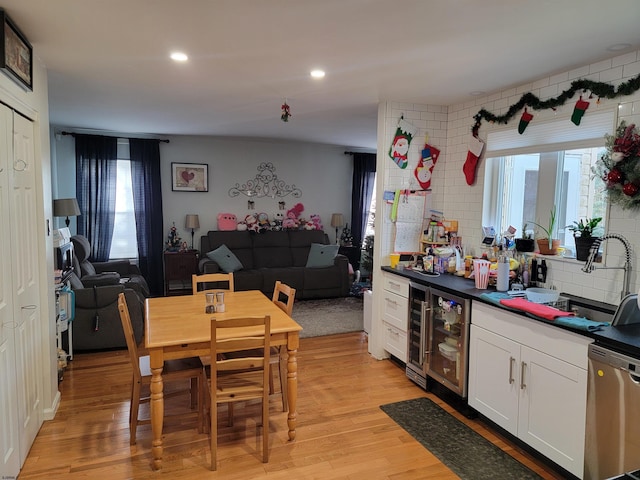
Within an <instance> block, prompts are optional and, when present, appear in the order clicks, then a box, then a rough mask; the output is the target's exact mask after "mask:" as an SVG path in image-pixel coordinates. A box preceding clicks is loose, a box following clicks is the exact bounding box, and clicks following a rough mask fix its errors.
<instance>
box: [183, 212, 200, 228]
mask: <svg viewBox="0 0 640 480" xmlns="http://www.w3.org/2000/svg"><path fill="white" fill-rule="evenodd" d="M184 228H200V218H199V217H198V215H192V214H189V215H187V217H186V218H185V221H184Z"/></svg>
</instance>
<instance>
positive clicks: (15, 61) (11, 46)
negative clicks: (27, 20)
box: [0, 9, 33, 91]
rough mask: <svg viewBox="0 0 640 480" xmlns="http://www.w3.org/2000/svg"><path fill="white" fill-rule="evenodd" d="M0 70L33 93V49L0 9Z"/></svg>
mask: <svg viewBox="0 0 640 480" xmlns="http://www.w3.org/2000/svg"><path fill="white" fill-rule="evenodd" d="M0 23H1V27H0V28H2V44H1V48H0V68H1V69H2V71H3V72H5V73H6V74H7V75H8V76H9V77H10V78H11V79H12V80H14V81H15V82H16V83H18V85H20V86H21V87H22V88H24V89H25V90H30V91H33V48H31V44H30V43H29V41H28V40H27V37H25V36H24V35H23V34H22V32H21V31H20V30H19V29H18V27H17V26H16V24H15V23H13V21H12V20H11V19H10V18H9V16H8V15H7V13H6V12H5V11H4V10H2V9H0Z"/></svg>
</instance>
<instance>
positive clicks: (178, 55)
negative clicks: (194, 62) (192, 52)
mask: <svg viewBox="0 0 640 480" xmlns="http://www.w3.org/2000/svg"><path fill="white" fill-rule="evenodd" d="M171 60H175V61H176V62H186V61H187V60H189V57H187V54H186V53H182V52H173V53H171Z"/></svg>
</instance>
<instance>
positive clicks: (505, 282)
mask: <svg viewBox="0 0 640 480" xmlns="http://www.w3.org/2000/svg"><path fill="white" fill-rule="evenodd" d="M496 290H498V291H499V292H506V291H507V290H509V262H498V280H497V282H496Z"/></svg>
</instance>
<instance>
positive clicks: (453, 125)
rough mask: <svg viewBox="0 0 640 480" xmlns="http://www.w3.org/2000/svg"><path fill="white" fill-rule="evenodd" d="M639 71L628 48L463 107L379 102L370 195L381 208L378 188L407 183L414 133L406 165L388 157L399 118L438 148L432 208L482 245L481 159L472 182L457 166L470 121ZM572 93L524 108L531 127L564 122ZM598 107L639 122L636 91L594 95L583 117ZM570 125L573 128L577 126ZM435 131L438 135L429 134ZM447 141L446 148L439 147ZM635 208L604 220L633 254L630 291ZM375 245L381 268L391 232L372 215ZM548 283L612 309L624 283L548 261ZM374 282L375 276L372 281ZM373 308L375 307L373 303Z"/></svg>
mask: <svg viewBox="0 0 640 480" xmlns="http://www.w3.org/2000/svg"><path fill="white" fill-rule="evenodd" d="M639 73H640V51H634V52H631V53H627V54H624V55H618V56H615V57H612V58H610V59H607V60H604V61H601V62H598V63H594V64H591V65H585V66H583V67H580V68H576V69H573V70H570V71H567V72H562V73H558V74H556V75H552V76H549V77H543V78H540V79H539V80H537V81H535V82H532V83H528V84H524V85H520V86H518V87H515V88H510V89H507V90H503V91H500V92H496V93H493V94H490V95H487V96H484V97H479V98H475V99H473V100H470V101H468V102H465V103H461V104H456V105H450V106H448V107H433V106H424V105H415V104H406V103H398V102H392V101H389V102H386V103H383V104H381V106H380V108H379V122H378V125H379V132H378V172H384V186H380V187H379V188H378V192H377V197H376V198H377V201H378V204H379V205H382V198H381V195H382V191H383V190H384V189H394V188H406V185H407V184H408V182H409V181H410V179H411V178H412V177H411V176H412V175H413V173H412V171H413V168H414V167H415V165H416V163H417V161H418V157H419V148H421V146H422V143H423V142H422V139H421V138H420V135H422V134H423V130H421V131H420V132H419V134H418V135H417V137H416V140H415V141H414V142H413V143H412V148H411V153H410V157H409V158H410V164H409V167H408V168H407V169H406V170H399V169H398V167H397V166H396V165H395V164H394V163H393V162H392V160H391V159H390V158H388V156H387V151H388V149H389V145H390V142H391V139H392V138H393V133H394V132H395V124H396V122H397V120H398V118H399V117H400V115H401V114H404V117H405V119H408V120H409V121H410V122H411V123H413V124H414V125H416V126H420V127H421V129H423V128H426V129H427V130H428V132H427V133H429V134H430V140H431V141H432V142H433V144H434V145H435V146H438V147H444V148H442V153H441V156H440V160H439V162H438V164H437V165H436V167H435V169H434V176H433V180H432V184H431V188H432V190H433V193H432V195H431V199H432V202H431V205H432V208H434V209H437V210H441V211H443V212H444V214H445V216H446V217H447V218H450V219H457V220H458V221H459V234H460V235H461V236H462V237H463V243H464V244H465V245H467V246H469V247H471V248H476V249H477V247H478V246H479V244H480V240H481V227H482V223H481V222H482V200H483V189H484V165H485V162H484V159H481V160H480V163H479V167H478V169H477V178H476V182H475V183H474V184H473V185H471V186H468V185H467V184H466V181H465V178H464V174H463V172H462V167H463V164H464V162H465V160H466V156H467V146H468V141H469V138H470V135H471V127H472V126H473V124H474V119H473V116H474V115H475V114H476V113H477V112H478V111H479V110H480V109H481V108H485V109H487V110H488V111H490V112H492V113H494V114H495V115H498V116H499V115H503V114H505V113H506V112H507V110H508V109H509V107H510V106H511V105H513V104H515V103H517V102H518V101H519V100H520V98H521V96H522V95H523V94H524V93H527V92H531V93H533V94H534V95H536V96H538V97H539V98H540V99H541V100H546V99H549V98H555V97H557V96H558V95H559V94H560V93H561V92H562V91H564V90H566V89H568V88H569V87H570V84H571V82H572V81H574V80H577V79H588V80H593V81H599V82H605V83H610V84H613V85H618V84H620V83H622V82H624V81H627V80H629V79H630V78H633V77H635V76H636V75H638V74H639ZM577 99H578V94H576V95H575V97H574V98H572V99H569V100H568V101H567V102H566V103H565V105H564V106H562V107H560V108H558V109H557V111H555V112H554V111H552V110H541V111H531V109H530V113H533V114H534V119H533V122H536V121H543V120H544V119H549V118H553V117H556V118H563V117H564V118H566V119H567V121H570V120H569V119H570V117H571V114H572V112H573V108H574V105H575V102H576V101H577ZM439 108H440V109H441V110H440V111H439V113H438V114H437V117H438V118H439V119H441V121H442V122H444V123H445V124H446V125H445V126H443V127H439V125H437V124H427V125H424V124H423V123H422V118H423V117H424V116H425V114H426V112H431V111H438V109H439ZM598 108H602V109H604V108H612V109H617V110H618V120H625V121H626V122H627V124H630V123H636V124H640V92H636V93H635V94H633V95H630V96H626V97H619V98H616V99H611V100H607V99H601V103H600V105H599V106H598V105H596V98H593V99H592V100H591V104H590V106H589V109H588V110H587V112H586V114H585V115H587V116H588V115H589V112H591V111H593V110H595V109H598ZM518 120H519V115H516V117H514V119H513V120H511V122H509V124H508V126H509V127H511V128H514V129H515V128H517V124H518ZM497 128H504V125H500V126H498V125H492V124H490V123H488V122H483V123H482V126H481V127H480V131H479V136H480V138H482V139H485V140H486V136H487V133H488V132H490V131H492V129H497ZM576 128H580V127H579V126H576ZM436 132H437V133H436ZM445 143H446V145H445ZM639 218H640V215H639V212H638V211H624V210H622V209H620V208H619V207H617V206H612V207H611V208H610V213H609V218H608V221H607V226H608V231H609V232H610V233H618V234H622V235H623V236H625V237H626V238H627V239H628V240H629V242H630V243H631V245H632V246H633V249H634V255H633V273H632V276H631V292H635V291H637V290H638V287H639V286H640V278H639V273H640V265H639V264H638V261H637V259H636V253H637V252H635V250H637V249H638V246H639V245H640V228H639V227H638V219H639ZM376 222H377V224H376V240H379V241H378V243H379V245H377V247H378V248H380V250H379V251H378V255H377V257H376V258H380V259H381V265H388V261H389V260H388V254H389V253H390V252H391V248H392V243H391V239H392V228H391V224H390V222H388V221H387V220H385V219H384V216H383V215H379V216H378V218H377V219H376ZM605 247H606V255H607V258H606V264H607V265H608V266H614V267H616V266H622V265H623V262H624V260H623V254H624V249H623V248H622V244H621V243H619V242H617V241H615V240H612V241H608V242H607V243H606V244H605ZM547 263H548V265H549V270H548V284H552V285H554V286H555V287H556V288H558V289H559V290H561V291H564V292H568V293H572V294H574V295H579V296H582V297H586V298H591V299H594V300H598V301H603V302H607V303H611V304H617V303H619V301H620V292H621V290H622V286H623V282H622V280H623V272H622V270H602V271H596V272H593V273H591V274H585V273H583V272H582V271H581V270H580V267H581V266H582V263H579V262H577V261H575V260H564V259H560V258H558V259H554V260H549V261H548V262H547ZM374 284H375V278H374ZM374 303H375V302H374Z"/></svg>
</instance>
